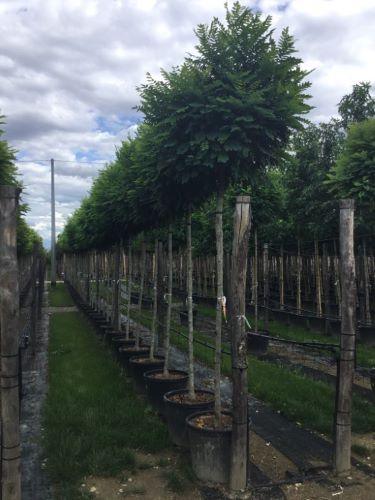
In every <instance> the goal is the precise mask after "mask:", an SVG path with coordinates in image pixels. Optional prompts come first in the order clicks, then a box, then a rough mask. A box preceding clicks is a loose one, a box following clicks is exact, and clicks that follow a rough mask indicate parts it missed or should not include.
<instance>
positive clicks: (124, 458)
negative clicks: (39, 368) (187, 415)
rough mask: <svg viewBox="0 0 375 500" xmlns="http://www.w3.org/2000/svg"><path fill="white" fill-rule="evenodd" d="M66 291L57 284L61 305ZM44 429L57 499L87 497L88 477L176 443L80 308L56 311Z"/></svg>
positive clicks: (117, 470) (114, 471)
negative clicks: (81, 486)
mask: <svg viewBox="0 0 375 500" xmlns="http://www.w3.org/2000/svg"><path fill="white" fill-rule="evenodd" d="M64 295H65V292H64V291H62V290H60V289H59V287H58V288H57V290H56V291H55V293H54V295H53V296H54V299H53V302H54V304H56V302H59V303H60V304H61V305H62V306H65V305H66V296H65V298H64V297H63V296H64ZM56 297H57V299H56ZM63 298H64V300H63ZM44 428H45V432H44V446H45V450H46V455H47V457H48V460H47V471H48V473H49V476H50V478H51V481H52V482H53V483H54V484H55V486H56V496H55V498H56V499H64V500H65V499H66V500H68V499H69V500H74V499H75V498H87V496H84V494H83V493H82V492H80V491H79V484H80V482H81V480H82V479H83V478H84V477H85V476H87V475H95V474H97V475H101V476H103V475H110V476H114V475H116V474H119V473H120V472H121V471H123V470H124V469H130V470H131V469H134V468H135V467H136V466H137V464H136V458H135V454H134V450H135V449H137V450H142V451H144V452H158V451H160V450H163V449H166V448H167V447H168V446H169V441H168V437H167V430H166V427H165V425H164V424H163V423H162V422H161V421H160V419H159V418H158V417H157V416H156V415H155V414H154V413H153V412H152V411H150V408H149V407H148V406H147V405H146V404H145V403H144V402H143V401H142V400H141V399H139V398H138V397H137V396H136V394H135V392H134V390H133V386H132V384H131V382H130V381H129V379H126V378H125V377H124V375H123V374H122V373H121V370H120V368H119V366H118V365H117V364H116V363H114V361H113V359H112V357H111V354H110V352H109V351H107V350H105V349H104V348H103V345H101V344H100V342H99V340H98V339H97V338H96V336H95V334H94V332H93V330H92V329H91V327H90V325H89V323H88V322H87V320H86V319H84V318H83V317H82V315H80V314H79V313H77V312H67V313H57V314H53V315H52V317H51V322H50V345H49V391H48V395H47V401H46V404H45V408H44Z"/></svg>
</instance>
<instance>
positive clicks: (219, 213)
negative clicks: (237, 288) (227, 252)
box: [214, 186, 224, 427]
mask: <svg viewBox="0 0 375 500" xmlns="http://www.w3.org/2000/svg"><path fill="white" fill-rule="evenodd" d="M223 203H224V191H223V189H222V188H221V186H220V188H219V189H218V191H217V200H216V221H215V232H216V276H217V280H216V285H217V295H216V321H215V330H216V332H215V378H214V390H215V425H216V426H217V427H219V426H220V425H221V394H220V377H221V333H222V327H223V312H222V308H223V300H224V298H223V295H224V287H223V257H224V241H223Z"/></svg>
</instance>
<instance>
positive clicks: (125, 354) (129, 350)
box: [118, 346, 150, 370]
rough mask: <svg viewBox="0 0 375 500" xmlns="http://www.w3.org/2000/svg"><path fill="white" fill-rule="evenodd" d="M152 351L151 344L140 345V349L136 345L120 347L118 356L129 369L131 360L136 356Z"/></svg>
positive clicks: (145, 354)
mask: <svg viewBox="0 0 375 500" xmlns="http://www.w3.org/2000/svg"><path fill="white" fill-rule="evenodd" d="M149 352H150V347H149V346H140V347H139V349H136V347H135V346H134V347H120V348H119V350H118V357H119V360H120V363H121V364H122V365H123V366H124V367H125V368H126V370H129V360H130V358H133V357H134V356H147V355H148V353H149Z"/></svg>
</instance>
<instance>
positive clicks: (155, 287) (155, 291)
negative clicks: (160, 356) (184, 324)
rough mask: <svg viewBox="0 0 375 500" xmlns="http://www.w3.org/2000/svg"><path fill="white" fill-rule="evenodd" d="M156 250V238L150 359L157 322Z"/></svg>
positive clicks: (151, 357)
mask: <svg viewBox="0 0 375 500" xmlns="http://www.w3.org/2000/svg"><path fill="white" fill-rule="evenodd" d="M158 251H159V242H158V240H157V239H156V240H155V253H154V299H153V313H152V332H151V345H150V359H154V355H155V348H156V334H157V322H158V264H159V259H158Z"/></svg>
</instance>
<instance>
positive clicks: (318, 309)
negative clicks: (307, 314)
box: [314, 240, 322, 317]
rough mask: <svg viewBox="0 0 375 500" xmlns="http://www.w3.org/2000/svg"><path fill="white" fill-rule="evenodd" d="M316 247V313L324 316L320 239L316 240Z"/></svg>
mask: <svg viewBox="0 0 375 500" xmlns="http://www.w3.org/2000/svg"><path fill="white" fill-rule="evenodd" d="M314 249H315V293H316V314H317V316H319V317H321V316H322V281H321V275H320V258H319V247H318V241H317V240H314Z"/></svg>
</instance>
